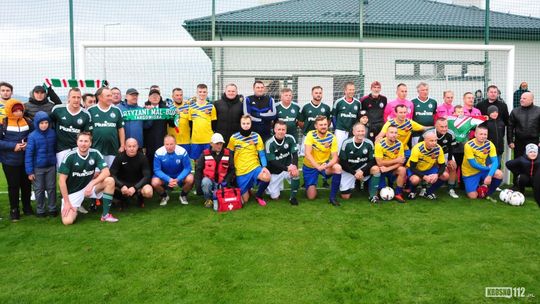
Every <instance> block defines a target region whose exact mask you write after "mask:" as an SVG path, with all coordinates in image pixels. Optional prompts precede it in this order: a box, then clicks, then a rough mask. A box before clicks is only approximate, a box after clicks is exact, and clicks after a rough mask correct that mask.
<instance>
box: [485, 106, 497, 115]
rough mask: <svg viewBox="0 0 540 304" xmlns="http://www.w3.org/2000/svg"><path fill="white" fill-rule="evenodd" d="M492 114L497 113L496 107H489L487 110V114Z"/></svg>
mask: <svg viewBox="0 0 540 304" xmlns="http://www.w3.org/2000/svg"><path fill="white" fill-rule="evenodd" d="M493 112H497V113H499V108H497V106H489V107H488V109H487V114H488V115H491V113H493Z"/></svg>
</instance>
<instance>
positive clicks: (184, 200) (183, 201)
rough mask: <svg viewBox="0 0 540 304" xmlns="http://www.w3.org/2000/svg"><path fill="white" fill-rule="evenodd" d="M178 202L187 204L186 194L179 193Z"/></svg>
mask: <svg viewBox="0 0 540 304" xmlns="http://www.w3.org/2000/svg"><path fill="white" fill-rule="evenodd" d="M180 204H182V205H188V204H189V202H188V200H187V196H182V195H180Z"/></svg>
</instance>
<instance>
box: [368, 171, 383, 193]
mask: <svg viewBox="0 0 540 304" xmlns="http://www.w3.org/2000/svg"><path fill="white" fill-rule="evenodd" d="M380 179H381V175H380V174H377V175H372V176H371V178H370V179H369V197H374V196H375V195H377V190H379V180H380Z"/></svg>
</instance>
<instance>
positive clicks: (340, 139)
mask: <svg viewBox="0 0 540 304" xmlns="http://www.w3.org/2000/svg"><path fill="white" fill-rule="evenodd" d="M336 137H337V141H338V142H337V145H338V151H341V145H343V142H344V141H345V140H347V138H349V132H347V131H343V130H336Z"/></svg>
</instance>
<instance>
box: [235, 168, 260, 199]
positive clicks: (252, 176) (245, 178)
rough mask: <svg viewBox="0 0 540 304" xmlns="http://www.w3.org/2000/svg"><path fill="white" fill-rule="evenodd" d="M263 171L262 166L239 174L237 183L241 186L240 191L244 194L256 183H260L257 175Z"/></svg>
mask: <svg viewBox="0 0 540 304" xmlns="http://www.w3.org/2000/svg"><path fill="white" fill-rule="evenodd" d="M261 172H262V167H260V166H259V167H257V168H255V169H253V170H251V172H249V173H246V174H244V175H238V176H237V177H236V183H237V184H238V187H239V188H240V193H242V194H244V193H246V192H248V191H249V189H251V188H253V186H254V185H255V184H258V179H257V177H258V176H259V174H261Z"/></svg>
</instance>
